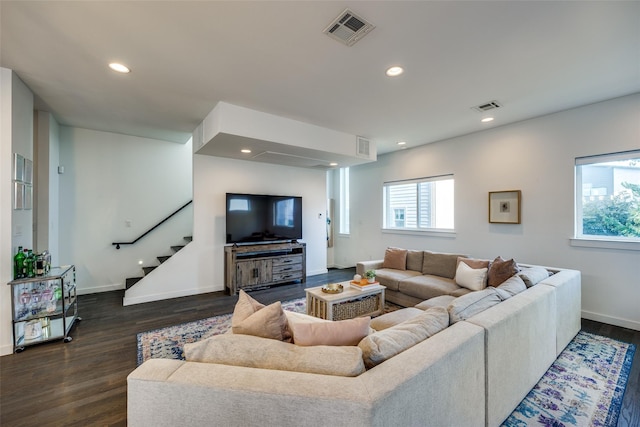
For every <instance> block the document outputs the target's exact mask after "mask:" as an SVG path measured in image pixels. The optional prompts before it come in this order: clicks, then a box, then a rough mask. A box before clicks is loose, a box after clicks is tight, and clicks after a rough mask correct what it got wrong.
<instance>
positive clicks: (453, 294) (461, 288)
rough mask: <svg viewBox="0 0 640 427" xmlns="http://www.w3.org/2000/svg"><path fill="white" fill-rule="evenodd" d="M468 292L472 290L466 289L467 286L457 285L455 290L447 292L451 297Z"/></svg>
mask: <svg viewBox="0 0 640 427" xmlns="http://www.w3.org/2000/svg"><path fill="white" fill-rule="evenodd" d="M470 292H473V291H471V290H470V289H467V288H463V287H459V288H458V289H456V290H455V291H451V292H449V295H451V296H452V297H456V298H457V297H461V296H462V295H466V294H468V293H470Z"/></svg>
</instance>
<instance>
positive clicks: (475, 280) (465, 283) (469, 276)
mask: <svg viewBox="0 0 640 427" xmlns="http://www.w3.org/2000/svg"><path fill="white" fill-rule="evenodd" d="M455 279H456V283H457V284H458V285H460V286H462V287H463V288H467V289H470V290H472V291H480V290H482V289H484V288H485V287H486V286H487V268H486V267H484V268H471V267H470V266H469V265H468V264H467V263H466V262H464V261H463V262H459V263H458V268H457V269H456V278H455Z"/></svg>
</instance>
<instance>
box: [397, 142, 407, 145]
mask: <svg viewBox="0 0 640 427" xmlns="http://www.w3.org/2000/svg"><path fill="white" fill-rule="evenodd" d="M398 145H407V141H400V142H398Z"/></svg>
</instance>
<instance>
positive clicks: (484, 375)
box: [128, 269, 580, 427]
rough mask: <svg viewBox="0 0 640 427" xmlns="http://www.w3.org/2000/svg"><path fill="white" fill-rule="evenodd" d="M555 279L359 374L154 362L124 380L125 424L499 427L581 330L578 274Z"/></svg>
mask: <svg viewBox="0 0 640 427" xmlns="http://www.w3.org/2000/svg"><path fill="white" fill-rule="evenodd" d="M550 271H551V272H553V273H554V274H553V275H551V276H550V277H548V278H546V279H544V280H541V281H540V282H539V283H537V284H535V285H534V286H532V287H530V288H527V289H526V290H523V291H522V292H520V293H518V294H516V295H514V296H507V297H501V298H500V301H499V302H498V303H496V302H495V295H496V294H498V292H497V291H494V290H493V289H490V290H489V291H486V292H485V294H487V295H489V296H491V297H492V298H484V299H482V300H483V301H488V300H492V301H494V302H492V303H491V304H492V306H490V307H488V308H485V309H483V310H482V311H480V312H478V313H477V314H473V312H472V311H463V312H464V313H471V315H470V316H469V317H468V318H466V319H465V320H461V318H457V319H456V320H457V321H456V323H453V324H451V325H450V326H448V327H447V328H446V329H444V330H442V331H441V332H439V333H437V334H435V335H433V336H431V337H430V338H427V339H426V340H424V341H422V342H419V343H418V344H416V345H414V346H412V347H410V348H409V349H407V350H405V351H402V352H401V353H400V354H397V355H395V356H393V357H391V358H389V359H388V360H386V361H384V362H382V363H380V364H379V365H377V366H375V367H373V368H370V369H368V370H366V371H365V372H363V373H361V374H360V375H357V376H351V377H346V376H336V375H325V374H316V373H305V372H291V371H289V370H274V369H262V368H255V367H245V366H229V365H223V364H218V363H199V362H188V361H178V360H163V359H151V360H148V361H146V362H145V363H143V364H142V365H141V366H139V367H138V368H137V369H136V370H135V371H133V372H132V373H131V374H130V375H129V377H128V424H129V425H130V426H134V427H135V426H151V425H153V426H170V425H190V426H191V425H217V426H252V425H256V426H257V425H260V426H265V425H277V426H347V425H348V426H398V425H403V426H418V425H420V426H497V425H500V423H501V422H502V421H504V420H505V419H506V417H507V416H508V415H509V414H510V413H511V412H512V411H513V409H515V407H516V406H517V404H518V403H519V402H520V401H521V400H522V399H523V398H524V396H525V395H526V394H527V393H528V391H529V390H530V389H531V388H532V387H533V386H534V385H535V383H536V382H537V381H538V380H539V379H540V377H541V376H542V375H543V374H544V372H545V371H546V370H547V369H548V367H549V366H550V365H551V364H552V363H553V361H554V360H555V358H556V356H557V354H559V353H560V351H561V350H562V349H563V348H564V347H565V346H566V345H567V344H568V343H569V341H570V340H571V339H572V338H573V337H574V336H575V334H576V333H577V332H578V331H579V329H580V272H578V271H575V270H568V269H550ZM413 276H414V277H416V276H418V275H413ZM378 277H380V276H378ZM441 283H450V282H441ZM454 284H455V281H454ZM444 286H445V287H447V286H448V285H444ZM399 289H401V288H400V286H398V290H396V292H399ZM460 292H461V293H462V294H467V293H466V292H463V291H460ZM482 292H483V291H480V292H479V293H473V295H471V296H470V297H469V296H467V297H461V298H456V299H453V301H455V303H451V304H449V310H450V309H451V307H455V306H456V304H457V305H458V306H460V305H464V304H459V303H462V302H463V301H467V300H474V299H478V300H479V298H476V296H480V295H481V293H482ZM469 293H470V292H469ZM454 294H455V290H454ZM441 295H445V294H442V293H441ZM446 295H448V294H446ZM500 295H502V294H500ZM412 298H416V297H415V296H412ZM502 298H504V300H502ZM416 299H419V298H416ZM441 300H447V298H444V299H442V298H441ZM432 301H434V302H435V301H437V299H435V300H432ZM421 302H422V301H421ZM436 305H437V304H436ZM423 308H424V307H423ZM420 312H421V310H416V309H414V308H408V309H406V313H408V314H415V313H420ZM393 314H394V313H390V314H389V315H393ZM449 314H451V311H450V313H449ZM389 315H385V316H389ZM374 323H375V322H372V325H373V324H374ZM261 339H262V338H261ZM264 339H266V338H264ZM256 351H260V348H256Z"/></svg>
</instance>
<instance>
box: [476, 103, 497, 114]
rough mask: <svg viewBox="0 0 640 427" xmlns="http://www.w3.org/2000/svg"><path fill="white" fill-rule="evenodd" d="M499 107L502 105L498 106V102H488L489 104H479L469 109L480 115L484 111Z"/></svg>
mask: <svg viewBox="0 0 640 427" xmlns="http://www.w3.org/2000/svg"><path fill="white" fill-rule="evenodd" d="M500 107H502V105H500V103H499V102H498V101H489V102H485V103H484V104H480V105H478V106H476V107H471V108H473V109H474V110H476V111H479V112H481V113H484V112H485V111H489V110H495V109H496V108H500Z"/></svg>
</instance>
